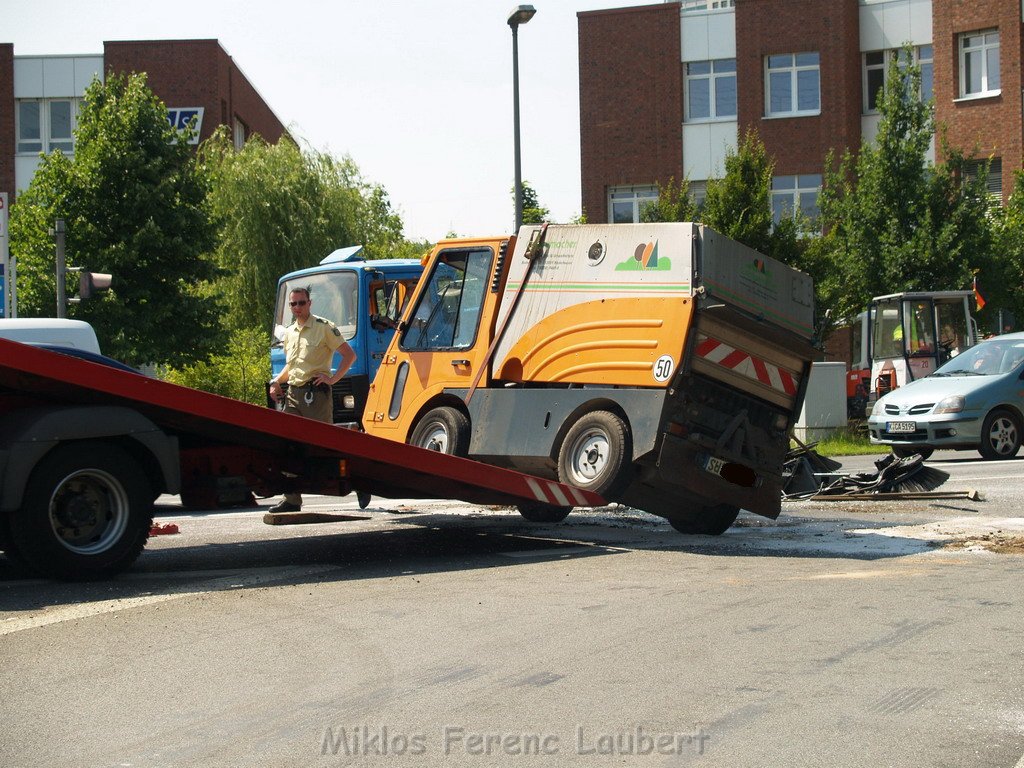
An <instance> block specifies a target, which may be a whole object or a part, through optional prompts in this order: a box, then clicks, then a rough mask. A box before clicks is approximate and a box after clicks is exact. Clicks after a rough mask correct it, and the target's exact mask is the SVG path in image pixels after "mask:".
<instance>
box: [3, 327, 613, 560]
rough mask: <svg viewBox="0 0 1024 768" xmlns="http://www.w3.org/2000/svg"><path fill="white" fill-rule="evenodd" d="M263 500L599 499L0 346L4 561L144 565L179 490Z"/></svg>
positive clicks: (545, 504)
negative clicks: (164, 508)
mask: <svg viewBox="0 0 1024 768" xmlns="http://www.w3.org/2000/svg"><path fill="white" fill-rule="evenodd" d="M185 480H188V481H189V482H191V483H192V484H193V486H194V485H196V484H202V483H204V482H205V483H210V484H214V485H216V484H218V483H243V484H244V485H245V487H246V488H247V489H250V490H251V491H253V492H256V493H258V494H260V495H272V494H277V493H281V492H284V491H291V490H294V491H302V492H309V493H319V494H325V495H334V496H344V495H347V494H348V493H350V492H353V491H366V492H370V493H372V494H374V495H376V496H383V497H390V498H401V497H408V498H451V499H460V500H463V501H467V502H470V503H477V504H489V505H490V504H495V505H510V506H516V507H518V508H519V509H520V511H521V512H522V513H523V515H524V516H525V517H529V516H531V515H534V514H535V513H536V512H537V510H552V509H559V508H563V507H573V506H600V505H602V504H604V503H605V501H604V498H603V497H602V496H600V495H599V494H597V493H593V492H590V491H586V490H582V489H578V488H573V487H571V486H568V485H564V484H562V483H557V482H553V481H551V480H546V479H542V478H537V477H531V476H529V475H525V474H522V473H520V472H516V471H512V470H508V469H502V468H499V467H494V466H489V465H484V464H480V463H478V462H475V461H471V460H468V459H464V458H459V457H457V456H449V455H446V454H442V453H437V452H434V451H428V450H424V449H421V448H418V447H415V446H411V445H403V444H398V443H395V442H393V441H390V440H385V439H382V438H379V437H374V436H373V435H368V434H365V433H361V432H358V431H355V430H352V429H346V428H344V427H339V426H334V425H331V424H323V423H320V422H317V421H312V420H310V419H305V418H302V417H301V416H295V415H292V414H287V413H282V412H279V411H274V410H271V409H268V408H264V407H262V406H256V405H250V404H248V403H244V402H241V401H238V400H232V399H230V398H225V397H220V396H218V395H213V394H209V393H206V392H200V391H198V390H194V389H189V388H187V387H181V386H177V385H175V384H171V383H169V382H165V381H160V380H158V379H153V378H149V377H147V376H143V375H141V374H138V373H135V372H132V371H129V370H124V369H120V368H117V367H112V366H109V365H105V364H103V363H101V362H95V361H92V360H86V359H79V358H76V357H73V356H70V355H67V354H61V353H59V352H56V351H52V350H47V349H42V348H37V347H32V346H29V345H26V344H21V343H19V342H13V341H8V340H5V339H0V549H2V550H3V551H4V552H5V553H6V554H7V556H8V558H9V559H11V560H13V561H15V562H19V563H21V564H24V565H26V566H28V568H29V569H31V570H34V571H36V572H38V573H40V574H42V575H45V576H49V577H54V578H61V579H72V580H80V579H90V578H101V577H105V576H109V575H112V574H115V573H117V572H119V571H122V570H124V569H126V568H128V567H129V566H130V565H131V564H132V563H133V562H134V561H135V559H136V558H137V557H138V556H139V554H140V553H141V552H142V549H143V547H144V546H145V543H146V540H147V538H148V536H149V532H150V529H151V527H152V522H153V503H154V501H155V499H156V498H157V497H158V496H159V495H160V494H162V493H171V494H173V493H178V491H179V489H180V488H181V487H182V484H183V481H185Z"/></svg>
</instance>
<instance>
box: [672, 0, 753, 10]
mask: <svg viewBox="0 0 1024 768" xmlns="http://www.w3.org/2000/svg"><path fill="white" fill-rule="evenodd" d="M666 1H668V0H666ZM735 7H736V0H682V12H683V13H707V12H708V11H731V10H732V9H733V8H735Z"/></svg>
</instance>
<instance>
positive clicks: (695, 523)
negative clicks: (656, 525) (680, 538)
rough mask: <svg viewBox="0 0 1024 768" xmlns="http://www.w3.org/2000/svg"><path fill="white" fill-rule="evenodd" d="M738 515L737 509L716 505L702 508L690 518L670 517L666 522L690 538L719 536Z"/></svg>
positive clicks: (730, 506) (738, 510) (728, 505)
mask: <svg viewBox="0 0 1024 768" xmlns="http://www.w3.org/2000/svg"><path fill="white" fill-rule="evenodd" d="M739 515H740V509H739V507H734V506H732V505H730V504H716V505H715V506H713V507H704V508H702V509H701V510H700V512H698V513H697V514H696V515H694V516H692V517H685V518H683V517H670V518H669V519H668V522H669V524H670V525H671V526H672V527H673V528H675V529H676V530H677V531H679V532H680V533H686V534H689V535H691V536H721V535H722V534H723V533H725V532H726V531H727V530H729V527H730V526H731V525H732V524H733V523H735V522H736V518H737V517H739Z"/></svg>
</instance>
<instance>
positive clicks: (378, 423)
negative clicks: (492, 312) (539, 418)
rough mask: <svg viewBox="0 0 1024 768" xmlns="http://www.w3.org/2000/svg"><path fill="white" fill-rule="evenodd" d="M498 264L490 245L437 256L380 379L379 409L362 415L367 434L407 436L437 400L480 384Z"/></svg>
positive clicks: (448, 250) (377, 388)
mask: <svg viewBox="0 0 1024 768" xmlns="http://www.w3.org/2000/svg"><path fill="white" fill-rule="evenodd" d="M493 263H494V249H493V248H492V247H490V246H488V245H479V246H470V247H459V248H446V249H444V250H442V251H440V252H439V253H438V255H437V256H436V258H435V259H434V261H433V265H432V268H431V270H430V274H429V275H428V276H426V277H425V278H423V280H422V281H421V285H420V288H419V290H418V291H417V293H416V296H415V299H414V300H415V304H414V305H413V307H412V311H411V312H409V313H408V314H407V315H406V321H405V325H404V326H403V328H402V330H401V332H400V333H399V334H398V335H397V336H396V337H395V339H394V340H393V341H392V343H391V346H390V347H389V349H388V351H387V353H386V354H385V356H384V362H383V365H382V366H381V368H380V370H379V371H378V374H377V378H376V379H375V380H374V392H373V393H372V394H371V402H372V403H373V406H372V411H370V412H368V413H367V414H366V415H365V416H364V418H363V426H364V428H365V429H366V431H367V432H376V431H377V430H394V429H398V430H400V431H401V434H402V435H408V434H409V433H410V432H411V430H412V428H413V426H414V421H415V418H416V416H417V414H418V413H419V412H420V411H421V409H422V408H423V406H424V405H425V404H426V403H428V402H429V401H430V399H431V398H432V397H434V396H436V395H438V394H440V393H441V392H442V391H443V390H444V389H446V388H449V387H456V388H464V387H468V386H469V385H470V383H471V382H472V381H473V378H474V376H475V374H476V371H477V367H478V366H479V365H481V364H483V362H484V357H485V355H486V352H487V346H488V343H489V339H488V338H487V333H486V330H484V331H481V329H482V328H483V329H486V328H487V327H489V326H488V325H485V324H484V323H482V322H481V320H482V319H483V314H484V309H485V300H486V298H487V296H488V295H489V293H488V281H489V279H490V274H491V269H492V266H493ZM491 304H493V302H491ZM482 381H483V382H484V383H486V377H485V378H484V379H483V380H482Z"/></svg>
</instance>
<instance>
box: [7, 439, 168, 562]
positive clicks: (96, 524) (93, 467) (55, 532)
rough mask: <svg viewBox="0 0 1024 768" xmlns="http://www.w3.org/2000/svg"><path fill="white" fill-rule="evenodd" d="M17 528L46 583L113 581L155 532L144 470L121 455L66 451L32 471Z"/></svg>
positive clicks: (93, 447)
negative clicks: (151, 531)
mask: <svg viewBox="0 0 1024 768" xmlns="http://www.w3.org/2000/svg"><path fill="white" fill-rule="evenodd" d="M10 525H11V538H12V540H13V541H14V544H15V546H16V547H17V549H18V552H19V554H20V555H21V556H22V557H23V558H24V559H25V561H26V562H27V563H28V564H29V566H30V567H31V568H32V569H33V570H35V571H37V572H39V573H41V574H43V575H44V576H50V577H53V578H59V579H75V580H77V579H90V578H98V577H102V576H108V575H110V574H113V573H116V572H117V571H120V570H123V569H125V568H127V567H128V566H129V565H131V564H132V562H134V561H135V558H137V557H138V556H139V553H140V552H142V548H143V546H145V544H146V539H147V538H149V529H150V527H151V526H152V525H153V492H152V489H151V487H150V482H149V480H148V478H147V477H146V474H145V472H144V471H143V469H142V467H141V466H140V465H139V463H138V462H137V461H136V460H135V459H133V458H132V457H131V456H130V455H128V453H126V452H125V451H124V450H122V449H121V448H119V447H117V446H115V445H110V444H108V443H102V442H81V443H73V444H68V445H62V446H59V447H57V448H55V449H54V450H53V451H51V452H50V453H49V454H47V455H46V456H45V457H43V459H42V460H41V461H40V462H39V464H37V465H36V467H35V469H33V470H32V474H31V475H30V476H29V480H28V484H27V485H26V487H25V495H24V497H23V498H22V503H21V507H20V508H19V509H17V510H16V511H15V512H14V513H13V514H12V515H11V519H10Z"/></svg>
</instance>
